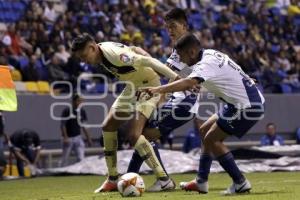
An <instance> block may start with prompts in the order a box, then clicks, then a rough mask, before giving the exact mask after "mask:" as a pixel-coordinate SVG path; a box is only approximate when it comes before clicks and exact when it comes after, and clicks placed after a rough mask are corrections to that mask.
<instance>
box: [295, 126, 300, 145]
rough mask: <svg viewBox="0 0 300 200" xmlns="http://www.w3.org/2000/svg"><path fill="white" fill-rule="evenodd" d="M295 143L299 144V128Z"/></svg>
mask: <svg viewBox="0 0 300 200" xmlns="http://www.w3.org/2000/svg"><path fill="white" fill-rule="evenodd" d="M296 143H297V144H300V128H298V129H297V132H296Z"/></svg>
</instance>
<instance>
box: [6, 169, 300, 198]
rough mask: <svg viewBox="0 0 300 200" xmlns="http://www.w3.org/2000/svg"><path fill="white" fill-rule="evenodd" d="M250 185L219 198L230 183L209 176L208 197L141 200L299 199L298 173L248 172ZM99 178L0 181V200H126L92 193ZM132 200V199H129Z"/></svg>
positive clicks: (194, 195)
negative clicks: (241, 191)
mask: <svg viewBox="0 0 300 200" xmlns="http://www.w3.org/2000/svg"><path fill="white" fill-rule="evenodd" d="M194 176H195V174H177V175H172V178H173V179H174V180H175V182H176V183H177V185H179V182H180V181H187V180H191V179H193V178H194ZM246 176H247V178H248V179H249V180H250V182H251V184H252V188H253V189H252V190H251V193H250V194H245V195H235V196H221V195H220V191H222V190H224V189H225V188H226V187H228V186H229V185H230V184H231V180H230V178H229V177H228V175H227V174H225V173H223V174H211V175H210V182H209V185H210V190H209V193H208V194H205V195H203V194H201V195H200V194H198V193H196V192H185V191H182V190H180V189H177V190H176V191H173V192H159V193H147V192H145V193H144V194H143V196H142V197H139V199H141V200H148V199H149V200H150V199H151V200H153V199H155V200H158V199H162V200H168V199H170V200H182V199H188V200H194V199H197V200H199V199H201V200H202V199H203V200H205V199H209V200H216V199H226V200H229V199H230V200H235V199H239V200H240V199H241V200H258V199H263V200H285V199H287V200H299V199H300V193H299V192H297V191H300V173H299V172H273V173H251V174H246ZM142 177H143V178H144V180H145V183H146V188H147V187H149V186H150V185H151V184H152V183H153V182H154V180H155V177H154V175H143V176H142ZM104 179H105V177H103V176H55V177H40V178H33V179H22V180H11V181H0V199H1V200H111V199H126V198H123V197H121V196H120V194H119V193H117V192H113V193H103V194H93V191H94V189H96V188H97V187H98V186H99V185H100V183H102V182H103V181H104ZM131 199H132V198H131Z"/></svg>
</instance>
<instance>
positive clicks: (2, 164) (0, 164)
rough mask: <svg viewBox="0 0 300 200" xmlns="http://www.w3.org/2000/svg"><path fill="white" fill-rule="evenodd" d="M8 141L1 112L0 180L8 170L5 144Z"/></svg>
mask: <svg viewBox="0 0 300 200" xmlns="http://www.w3.org/2000/svg"><path fill="white" fill-rule="evenodd" d="M5 140H6V142H7V141H8V140H7V135H6V134H5V133H4V121H3V115H2V112H1V110H0V180H1V179H2V176H3V173H4V172H5V169H6V164H7V162H6V159H5V156H4V142H5Z"/></svg>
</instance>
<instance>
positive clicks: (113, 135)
mask: <svg viewBox="0 0 300 200" xmlns="http://www.w3.org/2000/svg"><path fill="white" fill-rule="evenodd" d="M103 142H104V156H105V160H106V165H107V169H108V176H118V170H117V149H118V134H117V131H113V132H106V131H103Z"/></svg>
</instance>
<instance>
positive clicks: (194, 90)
mask: <svg viewBox="0 0 300 200" xmlns="http://www.w3.org/2000/svg"><path fill="white" fill-rule="evenodd" d="M200 89H201V85H195V86H194V87H193V88H192V89H191V92H193V93H199V92H200Z"/></svg>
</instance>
